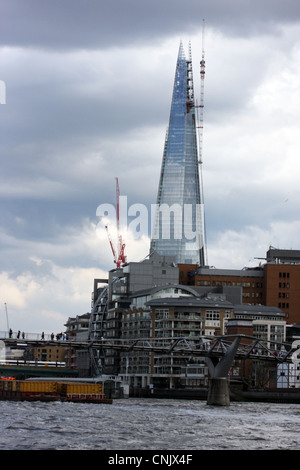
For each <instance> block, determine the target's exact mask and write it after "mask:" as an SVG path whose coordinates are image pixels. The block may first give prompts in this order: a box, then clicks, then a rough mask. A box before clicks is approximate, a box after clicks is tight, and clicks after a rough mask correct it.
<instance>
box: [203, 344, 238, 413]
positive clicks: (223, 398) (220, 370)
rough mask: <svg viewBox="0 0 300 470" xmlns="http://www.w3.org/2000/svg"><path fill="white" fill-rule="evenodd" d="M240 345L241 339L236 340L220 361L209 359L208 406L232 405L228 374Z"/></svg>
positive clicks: (207, 359)
mask: <svg viewBox="0 0 300 470" xmlns="http://www.w3.org/2000/svg"><path fill="white" fill-rule="evenodd" d="M239 344H240V337H237V338H235V339H234V340H233V341H232V343H231V345H230V347H229V348H228V349H227V351H226V353H225V354H224V356H223V357H221V358H220V359H217V358H213V357H209V356H208V357H207V358H206V362H207V365H208V370H209V374H210V382H209V389H208V395H207V404H208V405H219V406H228V405H230V394H229V379H228V374H229V371H230V368H231V365H232V362H233V360H234V356H235V353H236V351H237V349H238V347H239Z"/></svg>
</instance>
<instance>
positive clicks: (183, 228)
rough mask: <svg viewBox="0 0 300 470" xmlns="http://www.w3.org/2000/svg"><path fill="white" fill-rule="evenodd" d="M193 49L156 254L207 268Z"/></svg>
mask: <svg viewBox="0 0 300 470" xmlns="http://www.w3.org/2000/svg"><path fill="white" fill-rule="evenodd" d="M196 128H197V123H196V114H195V101H194V83H193V70H192V58H191V49H189V59H186V57H185V53H184V49H183V45H182V42H180V46H179V52H178V58H177V64H176V71H175V80H174V88H173V96H172V103H171V112H170V119H169V128H168V132H167V136H166V141H165V147H164V152H163V160H162V167H161V174H160V181H159V187H158V195H157V206H156V209H157V210H156V216H155V221H154V230H153V234H152V240H151V250H155V251H156V252H157V253H159V254H161V255H167V256H174V257H175V259H176V262H177V263H184V264H187V263H191V264H197V265H200V266H203V265H204V264H205V259H204V253H205V250H204V215H203V214H204V211H203V201H202V200H201V191H200V180H199V167H198V159H199V155H198V147H197V129H196Z"/></svg>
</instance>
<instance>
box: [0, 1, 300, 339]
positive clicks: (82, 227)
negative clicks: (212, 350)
mask: <svg viewBox="0 0 300 470" xmlns="http://www.w3.org/2000/svg"><path fill="white" fill-rule="evenodd" d="M0 18H1V20H0V21H1V28H0V80H1V81H2V82H1V83H2V85H3V83H5V85H6V96H5V97H6V100H5V104H0V129H1V140H0V157H1V172H0V178H1V184H0V255H1V258H0V260H1V261H0V330H2V331H3V330H5V329H6V328H7V322H6V312H5V303H6V305H7V310H8V319H9V326H10V327H12V328H13V329H14V330H18V329H20V330H24V331H27V332H40V331H43V330H44V331H45V332H48V333H51V332H52V331H54V333H56V332H59V331H62V330H64V324H65V322H66V320H67V319H68V317H73V316H76V315H81V314H83V313H85V312H87V311H90V300H91V292H92V288H93V279H94V278H96V277H106V275H107V271H108V270H109V269H112V268H113V267H114V263H113V257H112V253H111V251H110V247H109V243H108V239H107V235H106V233H105V230H102V231H101V230H99V229H97V224H98V222H99V218H98V217H97V215H96V210H97V207H98V206H99V205H101V204H105V203H107V204H115V202H116V196H115V178H116V177H118V178H119V184H120V190H121V194H122V195H124V196H127V198H128V205H129V206H130V205H132V204H134V203H138V204H143V205H146V206H147V207H149V206H150V205H151V204H155V203H156V196H157V188H158V179H159V173H160V167H161V161H162V153H163V144H164V137H165V132H166V128H167V125H168V119H169V112H170V102H171V97H172V88H173V81H174V72H175V65H176V60H177V54H178V48H179V43H180V41H181V40H182V42H183V46H184V48H185V50H186V52H187V53H188V44H189V41H191V46H192V57H193V69H194V80H195V87H196V90H195V94H196V97H197V96H198V99H200V87H199V83H200V79H199V61H200V58H201V52H202V23H203V18H205V35H204V36H205V40H204V49H205V60H206V76H205V86H204V105H205V106H204V134H203V182H204V199H205V214H206V235H207V255H208V264H209V265H211V266H215V267H217V268H237V269H240V268H243V267H244V266H255V265H257V264H258V263H259V262H260V260H258V259H256V258H261V257H264V256H265V253H266V251H267V250H268V248H269V246H270V245H272V246H275V247H277V248H288V249H289V248H294V249H299V248H300V246H299V231H300V222H299V203H300V192H299V176H300V174H299V173H300V172H299V169H300V164H299V154H300V142H299V123H300V87H299V85H300V2H299V0H285V1H284V2H283V1H282V0H260V1H257V0H251V1H250V0H249V1H248V0H208V1H204V0H185V2H182V1H179V0H159V1H158V0H151V2H150V1H146V0H84V1H83V0H80V1H79V0H61V1H58V0H9V1H8V0H1V1H0ZM2 92H3V88H2ZM0 96H1V95H0ZM2 101H3V98H2ZM127 236H128V238H127V239H126V240H125V241H126V250H127V259H128V261H139V260H142V259H143V258H144V257H145V256H146V255H147V254H148V251H149V239H148V237H143V238H141V239H139V240H137V239H134V237H133V238H132V237H130V234H127ZM1 305H2V307H1ZM1 311H2V314H1Z"/></svg>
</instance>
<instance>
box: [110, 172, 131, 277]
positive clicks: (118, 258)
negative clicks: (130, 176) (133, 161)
mask: <svg viewBox="0 0 300 470" xmlns="http://www.w3.org/2000/svg"><path fill="white" fill-rule="evenodd" d="M116 192H117V237H118V247H117V251H116V249H115V247H114V244H113V241H112V239H111V236H110V234H109V230H108V226H107V225H106V226H105V229H106V231H107V236H108V240H109V243H110V247H111V251H112V254H113V257H114V262H115V263H116V265H117V268H120V267H121V265H122V264H124V263H126V257H125V243H124V242H123V238H122V235H121V233H120V188H119V180H118V178H116Z"/></svg>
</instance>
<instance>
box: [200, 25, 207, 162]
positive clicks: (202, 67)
mask: <svg viewBox="0 0 300 470" xmlns="http://www.w3.org/2000/svg"><path fill="white" fill-rule="evenodd" d="M204 26H205V20H203V26H202V58H201V60H200V79H201V84H200V87H201V88H200V106H199V108H200V119H199V126H198V128H199V163H200V165H202V163H203V160H202V146H203V111H204V78H205V60H204Z"/></svg>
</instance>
